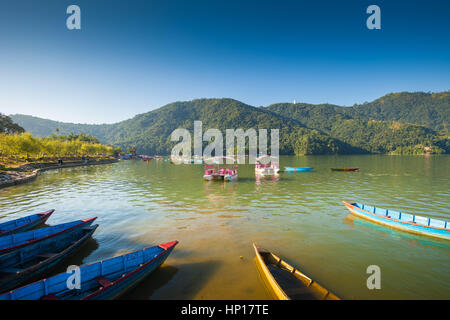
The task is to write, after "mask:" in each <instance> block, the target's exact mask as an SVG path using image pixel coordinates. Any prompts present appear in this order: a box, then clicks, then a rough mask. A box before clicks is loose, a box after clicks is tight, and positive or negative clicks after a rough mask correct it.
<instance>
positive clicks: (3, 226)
mask: <svg viewBox="0 0 450 320" xmlns="http://www.w3.org/2000/svg"><path fill="white" fill-rule="evenodd" d="M54 211H55V209H52V210H48V211H45V212H41V213H37V214H32V215H30V216H26V217H23V218H19V219H15V220H10V221H8V222H4V223H0V236H6V235H8V234H12V233H17V232H24V231H26V230H30V229H33V228H34V227H36V226H38V225H40V224H42V223H45V221H47V219H48V218H50V216H51V215H52V213H53V212H54Z"/></svg>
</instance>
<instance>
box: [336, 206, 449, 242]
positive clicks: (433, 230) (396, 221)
mask: <svg viewBox="0 0 450 320" xmlns="http://www.w3.org/2000/svg"><path fill="white" fill-rule="evenodd" d="M342 202H343V203H344V205H345V206H346V207H347V209H348V210H349V211H350V212H351V213H353V214H354V215H356V216H358V217H361V218H364V219H367V220H369V221H372V222H375V223H378V224H382V225H385V226H388V227H391V228H394V229H398V230H402V231H406V232H411V233H416V234H421V235H426V236H430V237H436V238H441V239H447V240H450V223H449V222H447V221H444V220H438V219H434V218H427V217H422V216H417V215H412V214H407V213H404V212H398V211H394V210H388V209H381V208H376V207H372V206H369V205H364V204H360V203H356V202H347V201H342Z"/></svg>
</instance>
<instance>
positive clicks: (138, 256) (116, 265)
mask: <svg viewBox="0 0 450 320" xmlns="http://www.w3.org/2000/svg"><path fill="white" fill-rule="evenodd" d="M177 244H178V241H172V242H168V243H165V244H161V245H159V246H154V247H151V248H147V249H143V250H138V251H134V252H131V253H128V254H124V255H121V256H117V257H114V258H110V259H106V260H102V261H98V262H94V263H91V264H87V265H83V266H81V267H80V279H81V284H80V288H79V289H69V288H68V287H67V281H68V279H69V277H70V276H71V274H70V273H69V274H68V273H60V274H57V275H55V276H53V277H50V278H48V279H43V280H40V281H37V282H35V283H32V284H29V285H27V286H24V287H21V288H18V289H16V290H13V291H10V292H7V293H4V294H2V295H0V300H49V299H52V300H106V299H114V298H117V297H119V296H120V295H122V294H124V293H125V292H127V291H128V290H130V289H131V288H133V287H134V286H136V285H137V284H138V283H139V282H141V281H142V280H144V279H145V278H146V277H147V276H148V275H149V274H151V273H152V272H153V271H154V270H155V269H156V268H158V267H159V266H160V265H161V264H162V263H163V262H164V261H165V260H166V259H167V257H168V256H169V255H170V253H171V252H172V251H173V249H174V248H175V246H176V245H177Z"/></svg>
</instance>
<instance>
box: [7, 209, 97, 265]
mask: <svg viewBox="0 0 450 320" xmlns="http://www.w3.org/2000/svg"><path fill="white" fill-rule="evenodd" d="M95 219H97V217H93V218H89V219H82V220H75V221H72V222H68V223H61V224H57V225H55V226H51V227H46V228H41V229H36V230H31V231H26V232H21V233H14V234H10V235H7V236H3V237H0V265H1V264H2V262H1V261H2V256H1V255H3V254H5V253H7V252H11V251H17V250H24V249H26V247H28V246H31V245H34V244H36V243H40V244H41V245H45V243H46V241H49V240H50V241H52V239H54V238H56V239H57V238H59V237H61V236H64V234H65V233H69V232H71V231H73V230H76V229H81V228H82V227H85V226H88V225H90V224H91V223H92V222H94V220H95Z"/></svg>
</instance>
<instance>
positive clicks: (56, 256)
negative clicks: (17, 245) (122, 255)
mask: <svg viewBox="0 0 450 320" xmlns="http://www.w3.org/2000/svg"><path fill="white" fill-rule="evenodd" d="M97 227H98V225H93V226H90V225H84V226H83V227H82V228H80V229H77V230H75V231H72V232H68V233H67V232H66V233H63V235H64V236H63V237H59V238H58V239H56V238H55V239H53V241H52V242H51V243H46V244H45V245H41V243H36V244H34V245H32V246H31V247H29V248H27V249H28V250H27V251H26V252H23V251H20V252H17V251H13V252H9V253H6V254H3V255H1V256H0V257H1V258H2V260H3V261H2V263H0V292H4V291H6V290H9V289H12V288H16V287H17V286H19V285H20V284H23V283H24V282H26V281H28V280H30V279H31V278H33V277H35V276H36V275H38V274H40V273H42V272H44V271H46V270H48V269H50V268H52V267H54V266H56V265H57V264H58V263H60V262H61V261H62V260H64V259H65V258H67V257H68V256H70V255H71V254H72V253H74V252H75V251H76V250H77V249H78V248H80V247H81V246H82V245H83V244H84V243H85V242H86V241H87V240H88V239H89V238H90V237H91V236H92V234H93V233H94V231H95V230H96V229H97Z"/></svg>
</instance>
